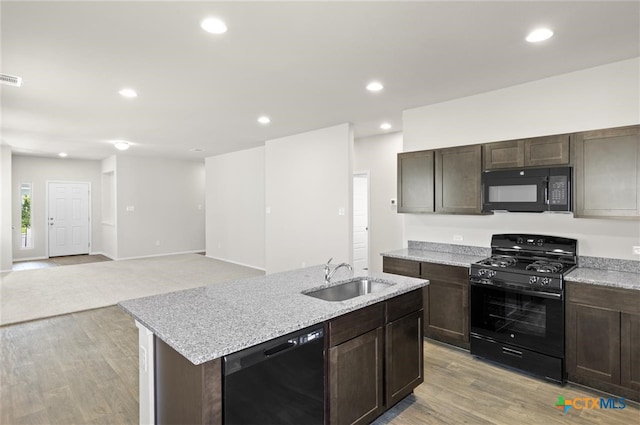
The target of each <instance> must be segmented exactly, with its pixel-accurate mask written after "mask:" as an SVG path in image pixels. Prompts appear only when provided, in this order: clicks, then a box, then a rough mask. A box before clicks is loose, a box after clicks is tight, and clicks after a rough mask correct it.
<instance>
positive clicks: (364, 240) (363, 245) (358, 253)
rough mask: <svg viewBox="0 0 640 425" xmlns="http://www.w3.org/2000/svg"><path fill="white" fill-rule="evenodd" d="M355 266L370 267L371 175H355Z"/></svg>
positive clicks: (360, 267) (362, 268)
mask: <svg viewBox="0 0 640 425" xmlns="http://www.w3.org/2000/svg"><path fill="white" fill-rule="evenodd" d="M353 267H354V268H355V269H356V270H368V269H369V175H368V174H354V176H353Z"/></svg>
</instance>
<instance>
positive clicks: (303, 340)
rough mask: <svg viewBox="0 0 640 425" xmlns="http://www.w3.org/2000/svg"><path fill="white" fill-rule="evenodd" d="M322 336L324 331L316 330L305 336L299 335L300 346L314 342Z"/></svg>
mask: <svg viewBox="0 0 640 425" xmlns="http://www.w3.org/2000/svg"><path fill="white" fill-rule="evenodd" d="M323 336H324V330H323V329H318V330H316V331H313V332H309V333H308V334H306V335H300V341H299V343H300V344H306V343H307V342H311V341H315V340H316V339H318V338H322V337H323Z"/></svg>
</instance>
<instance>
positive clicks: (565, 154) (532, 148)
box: [524, 134, 570, 167]
mask: <svg viewBox="0 0 640 425" xmlns="http://www.w3.org/2000/svg"><path fill="white" fill-rule="evenodd" d="M569 161H570V156H569V135H568V134H560V135H557V136H546V137H536V138H535V139H528V140H525V142H524V165H525V166H526V167H535V166H542V165H566V164H569Z"/></svg>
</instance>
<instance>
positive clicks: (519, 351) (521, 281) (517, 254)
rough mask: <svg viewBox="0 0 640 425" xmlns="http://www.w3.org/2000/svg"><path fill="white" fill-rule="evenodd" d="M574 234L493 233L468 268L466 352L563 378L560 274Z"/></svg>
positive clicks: (573, 250)
mask: <svg viewBox="0 0 640 425" xmlns="http://www.w3.org/2000/svg"><path fill="white" fill-rule="evenodd" d="M576 264H577V241H576V240H575V239H569V238H562V237H556V236H544V235H526V234H499V235H493V237H492V238H491V257H489V258H486V259H484V260H481V261H478V262H477V263H474V264H472V265H471V268H470V272H469V283H470V298H471V302H470V310H471V320H470V325H471V354H473V355H475V356H478V357H482V358H486V359H488V360H491V361H494V362H498V363H501V364H504V365H507V366H510V367H513V368H516V369H520V370H523V371H525V372H528V373H531V374H534V375H537V376H541V377H543V378H546V379H549V380H552V381H557V382H562V381H564V376H565V372H564V275H565V274H567V273H568V272H570V271H571V270H573V269H574V268H575V267H576Z"/></svg>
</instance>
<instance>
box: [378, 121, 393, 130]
mask: <svg viewBox="0 0 640 425" xmlns="http://www.w3.org/2000/svg"><path fill="white" fill-rule="evenodd" d="M380 128H381V129H383V130H389V129H390V128H391V124H389V123H388V122H383V123H382V124H380Z"/></svg>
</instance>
